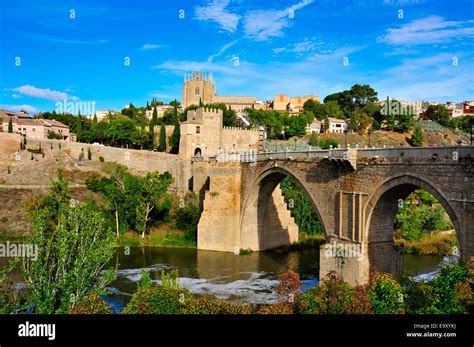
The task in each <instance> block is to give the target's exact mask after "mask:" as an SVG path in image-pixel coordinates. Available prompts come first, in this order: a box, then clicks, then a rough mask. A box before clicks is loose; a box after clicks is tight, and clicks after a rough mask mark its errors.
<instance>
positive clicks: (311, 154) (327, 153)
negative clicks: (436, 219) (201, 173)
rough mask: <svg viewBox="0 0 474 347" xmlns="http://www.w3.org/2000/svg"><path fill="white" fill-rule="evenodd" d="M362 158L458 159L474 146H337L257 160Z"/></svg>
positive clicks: (471, 153) (273, 154)
mask: <svg viewBox="0 0 474 347" xmlns="http://www.w3.org/2000/svg"><path fill="white" fill-rule="evenodd" d="M349 152H350V153H351V155H355V156H357V158H362V159H373V158H377V159H378V158H380V159H382V158H397V159H398V158H414V159H426V160H448V161H457V160H460V159H462V158H467V159H468V158H472V157H473V156H474V146H446V147H393V148H336V149H328V150H309V151H284V152H260V153H257V161H265V160H287V159H289V158H290V157H291V159H292V160H304V161H307V160H314V159H324V158H326V159H327V158H343V157H344V156H345V155H346V154H348V153H349Z"/></svg>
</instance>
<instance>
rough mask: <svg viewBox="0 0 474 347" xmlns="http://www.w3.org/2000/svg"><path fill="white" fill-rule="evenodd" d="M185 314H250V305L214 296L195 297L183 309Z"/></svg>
mask: <svg viewBox="0 0 474 347" xmlns="http://www.w3.org/2000/svg"><path fill="white" fill-rule="evenodd" d="M182 313H184V314H250V313H252V309H251V307H250V306H249V305H242V304H236V303H232V302H229V301H224V300H219V299H217V298H215V297H213V296H208V295H206V296H200V297H193V298H192V299H191V301H189V303H188V305H186V306H185V308H184V309H183V310H182Z"/></svg>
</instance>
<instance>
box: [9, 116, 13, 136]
mask: <svg viewBox="0 0 474 347" xmlns="http://www.w3.org/2000/svg"><path fill="white" fill-rule="evenodd" d="M8 132H9V133H10V134H12V133H13V121H12V117H10V119H9V120H8Z"/></svg>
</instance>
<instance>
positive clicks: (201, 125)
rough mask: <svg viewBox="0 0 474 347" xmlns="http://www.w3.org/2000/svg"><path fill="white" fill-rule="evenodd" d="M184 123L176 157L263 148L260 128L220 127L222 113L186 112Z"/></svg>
mask: <svg viewBox="0 0 474 347" xmlns="http://www.w3.org/2000/svg"><path fill="white" fill-rule="evenodd" d="M186 118H187V120H186V122H184V123H182V124H181V125H180V133H181V137H180V142H179V157H180V158H181V159H191V157H193V156H203V157H213V156H216V155H218V154H219V153H223V152H226V153H227V152H231V153H235V152H249V151H258V150H259V149H260V148H261V146H262V141H263V139H264V132H263V130H262V129H250V130H247V129H242V128H237V127H224V126H223V112H222V110H214V109H204V108H199V109H197V110H192V111H188V113H187V115H186Z"/></svg>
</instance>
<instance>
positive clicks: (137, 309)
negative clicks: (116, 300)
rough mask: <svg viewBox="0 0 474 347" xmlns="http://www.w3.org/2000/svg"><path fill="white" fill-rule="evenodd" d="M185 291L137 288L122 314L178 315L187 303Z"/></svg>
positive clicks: (189, 298)
mask: <svg viewBox="0 0 474 347" xmlns="http://www.w3.org/2000/svg"><path fill="white" fill-rule="evenodd" d="M190 300H191V297H190V293H189V292H188V290H187V289H176V288H172V287H164V286H153V287H150V288H138V289H137V291H136V292H135V293H134V294H133V296H132V299H131V300H130V302H129V303H128V305H127V306H126V307H125V309H124V311H123V313H124V314H178V313H180V311H181V309H182V308H183V307H184V304H185V303H186V302H187V301H190Z"/></svg>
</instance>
